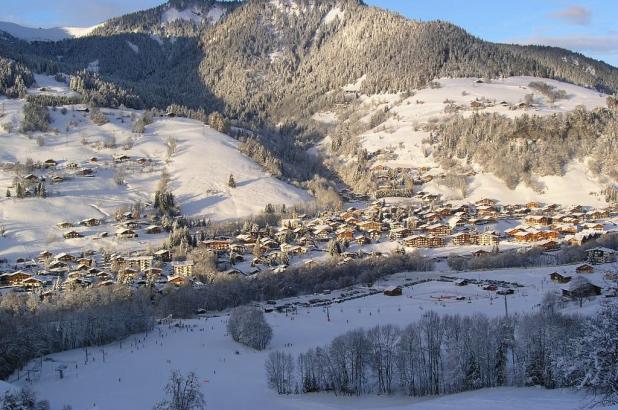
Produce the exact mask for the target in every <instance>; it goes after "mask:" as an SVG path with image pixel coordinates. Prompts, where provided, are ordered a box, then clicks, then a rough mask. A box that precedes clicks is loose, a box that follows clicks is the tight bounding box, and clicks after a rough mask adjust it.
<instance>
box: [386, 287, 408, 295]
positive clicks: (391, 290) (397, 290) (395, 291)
mask: <svg viewBox="0 0 618 410" xmlns="http://www.w3.org/2000/svg"><path fill="white" fill-rule="evenodd" d="M402 294H403V289H402V288H401V286H389V287H387V288H386V289H384V296H401V295H402Z"/></svg>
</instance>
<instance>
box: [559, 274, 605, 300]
mask: <svg viewBox="0 0 618 410" xmlns="http://www.w3.org/2000/svg"><path fill="white" fill-rule="evenodd" d="M600 294H601V288H600V287H599V286H597V285H594V284H592V283H590V281H589V280H588V279H586V278H585V277H583V276H576V277H574V278H573V279H572V280H571V281H570V282H569V283H568V285H567V286H565V287H564V288H562V295H563V296H565V297H568V298H573V299H581V298H587V297H591V296H597V295H600Z"/></svg>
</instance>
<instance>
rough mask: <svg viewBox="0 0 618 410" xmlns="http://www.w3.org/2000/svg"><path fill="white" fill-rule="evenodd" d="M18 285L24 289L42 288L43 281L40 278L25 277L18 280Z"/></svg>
mask: <svg viewBox="0 0 618 410" xmlns="http://www.w3.org/2000/svg"><path fill="white" fill-rule="evenodd" d="M19 285H20V286H22V287H24V288H26V289H34V288H42V287H43V285H45V282H43V281H42V280H40V279H37V278H34V277H30V278H26V279H24V280H22V281H21V282H19Z"/></svg>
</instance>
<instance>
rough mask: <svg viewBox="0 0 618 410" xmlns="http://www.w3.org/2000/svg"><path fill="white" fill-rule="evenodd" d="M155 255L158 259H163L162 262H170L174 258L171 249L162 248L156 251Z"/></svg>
mask: <svg viewBox="0 0 618 410" xmlns="http://www.w3.org/2000/svg"><path fill="white" fill-rule="evenodd" d="M154 257H155V259H156V260H159V261H162V262H169V261H171V260H172V255H171V253H170V251H169V250H167V249H161V250H159V251H156V252H155V253H154Z"/></svg>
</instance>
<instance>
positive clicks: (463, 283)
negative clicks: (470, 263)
mask: <svg viewBox="0 0 618 410" xmlns="http://www.w3.org/2000/svg"><path fill="white" fill-rule="evenodd" d="M453 283H454V284H455V286H467V285H468V279H457V280H456V281H455V282H453Z"/></svg>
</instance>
